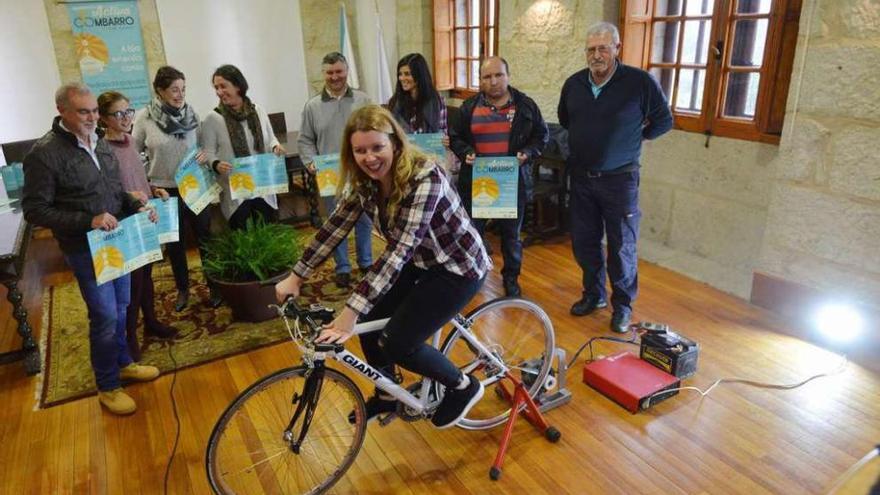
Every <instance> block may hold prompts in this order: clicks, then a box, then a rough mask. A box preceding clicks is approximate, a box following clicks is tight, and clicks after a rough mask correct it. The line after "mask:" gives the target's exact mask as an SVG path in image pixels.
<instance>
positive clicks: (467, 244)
mask: <svg viewBox="0 0 880 495" xmlns="http://www.w3.org/2000/svg"><path fill="white" fill-rule="evenodd" d="M340 172H341V178H340V185H339V197H340V198H341V199H340V201H339V204H338V206H337V207H336V210H335V211H333V213H332V214H331V215H330V218H328V219H327V221H326V222H325V223H324V225H323V226H322V227H321V229H320V230H319V231H318V233H317V234H316V235H315V239H314V240H313V241H312V243H311V244H310V245H309V247H308V248H307V249H306V251H305V253H303V256H302V259H300V261H299V262H298V263H297V264H296V266H294V267H293V273H291V275H290V276H289V277H287V278H286V279H284V280H282V281H281V282H279V283H278V284H277V285H276V286H275V292H276V295H277V296H278V300H279V301H281V300H283V299H284V298H285V297H287V296H288V295H294V296H298V295H299V293H300V288H301V286H302V283H303V280H304V279H305V278H307V277H308V276H309V275H310V274H311V273H312V272H314V271H315V269H316V268H317V267H318V266H320V264H321V263H323V262H324V260H325V259H327V257H328V256H329V255H330V254H331V253H332V252H333V248H334V247H336V245H337V244H338V243H339V242H340V241H341V240H342V239H343V238H345V237H346V236H348V234H349V232H350V231H351V229H352V227H353V226H354V224H355V222H356V221H357V219H358V218H359V217H360V215H361V213H366V214H367V215H369V216H370V217H371V218H372V220H373V224H374V225H376V227H377V228H378V229H379V231H380V233H381V234H382V235H383V237H384V238H385V239H386V241H387V247H386V248H385V251H384V252H383V253H382V256H381V257H380V258H379V259H378V260H377V261H376V262H375V263H373V266H372V267H370V269H369V271H368V272H367V273H366V275H365V277H364V278H363V279H362V280H361V281H360V283H358V284H357V286H356V287H355V288H354V291H353V293H352V295H351V297H350V298H349V299H348V302H347V303H346V306H345V308H344V309H343V310H342V311H341V312H340V314H339V315H338V316H337V317H336V319H335V320H333V322H331V323H330V324H328V325H326V326H325V327H324V329H323V330H322V331H321V334H320V336H319V337H318V338H317V339H315V342H317V343H333V342H339V343H341V342H344V341H346V340H347V339H348V338H350V337H351V335H352V334H353V332H354V325H355V323H356V322H357V320H358V319H360V320H361V321H372V320H378V319H382V318H390V320H389V321H388V324H387V325H386V326H385V328H384V329H383V330H382V331H381V332H372V333H368V334H364V335H361V336H360V340H361V347H362V348H363V351H364V356H365V357H366V358H367V362H368V363H370V365H372V366H373V367H374V368H377V369H379V370H381V371H383V372H384V373H385V374H386V375H387V376H389V377H395V376H396V373H395V370H394V365H395V364H399V365H401V366H402V367H404V368H405V369H407V370H410V371H412V372H415V373H418V374H420V375H424V376H427V377H429V378H431V379H433V380H435V381H437V382H439V383H440V384H442V385H444V386H445V387H446V393H445V395H444V398H443V401H442V402H441V404H440V406H439V407H438V408H437V410H436V411H435V413H434V416H433V418H432V419H431V421H432V423H433V424H434V426H436V427H438V428H448V427H450V426H453V425H455V424H456V423H457V422H458V421H459V420H460V419H461V418H462V417H464V415H465V414H466V413H467V411H468V410H469V409H470V408H471V407H472V406H473V405H474V404H476V403H477V402H478V401H479V400H480V398H481V397H482V395H483V385H482V384H481V383H480V381H479V380H477V379H476V378H474V377H473V376H471V375H464V374H462V373H461V372H460V371H459V369H458V368H457V367H456V366H455V365H454V364H453V363H452V362H451V361H449V359H447V358H446V357H445V356H443V354H441V353H440V352H439V351H438V350H437V349H435V348H433V347H431V346H430V345H427V344H426V343H425V339H427V338H428V337H429V336H431V335H432V334H433V333H434V332H436V331H437V330H439V329H440V328H441V327H442V326H443V325H445V324H446V323H447V322H449V320H450V319H452V317H453V316H455V315H456V314H457V313H458V312H459V311H461V309H462V308H464V306H465V305H466V304H467V303H468V301H470V300H471V298H472V297H473V296H474V294H476V293H477V292H478V291H479V289H480V287H481V286H482V284H483V281H484V279H485V276H486V273H487V272H488V271H489V270H490V269H491V266H492V262H491V260H490V259H489V257H488V255H487V254H486V249H485V248H484V247H483V244H482V241H481V239H480V234H479V233H478V232H477V230H476V229H475V228H474V226H473V225H472V224H471V221H470V218H469V217H468V215H467V213H466V211H465V209H464V208H463V207H462V205H461V199H460V198H459V196H458V194H457V193H456V192H455V190H454V189H453V187H452V185H451V184H450V183H449V180H448V178H447V176H446V172H445V171H444V169H443V167H442V166H440V165H439V164H437V163H436V162H434V161H433V160H432V159H430V158H428V156H427V155H425V154H424V153H422V152H421V151H420V150H419V149H418V148H415V147H413V146H412V145H410V144H409V143H408V142H407V138H406V134H405V133H404V131H403V129H402V128H401V127H400V125H399V124H398V123H397V122H396V121H395V120H394V117H392V116H391V114H390V113H389V112H388V111H387V110H385V109H384V108H382V107H380V106H377V105H371V106H367V107H363V108H361V109H359V110H357V111H355V112H354V113H353V114H352V115H351V117H350V118H349V119H348V123H347V124H346V126H345V131H344V132H343V140H342V149H341V152H340ZM366 407H367V417H368V418H372V417H374V416H376V415H378V414H381V413H383V412H391V411H394V410H395V409H396V403H395V401H394V400H393V398H392V397H390V396H385V395H383V394H381V393H380V392H379V391H376V393H375V394H374V395H373V396H372V397H371V398H370V399H368V400H367V404H366Z"/></svg>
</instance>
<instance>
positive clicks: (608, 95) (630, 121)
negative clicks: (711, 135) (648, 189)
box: [557, 62, 672, 177]
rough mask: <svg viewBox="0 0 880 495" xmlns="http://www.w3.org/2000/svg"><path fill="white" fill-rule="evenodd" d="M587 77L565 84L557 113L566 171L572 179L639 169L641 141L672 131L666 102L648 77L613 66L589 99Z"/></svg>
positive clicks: (586, 72)
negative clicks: (629, 167) (565, 138)
mask: <svg viewBox="0 0 880 495" xmlns="http://www.w3.org/2000/svg"><path fill="white" fill-rule="evenodd" d="M589 72H590V71H589V69H584V70H581V71H579V72H576V73H575V74H574V75H572V76H571V77H569V78H568V79H567V80H566V81H565V84H564V85H563V86H562V95H561V96H560V97H559V107H558V109H557V112H558V116H559V123H560V124H561V125H562V127H565V128H566V129H568V143H569V146H570V148H571V155H570V157H569V159H568V169H569V171H570V173H571V174H572V176H573V177H579V176H583V175H584V174H585V173H586V172H587V171H600V170H606V171H607V170H614V169H616V168H620V167H622V166H625V165H630V164H631V165H635V166H638V164H639V158H640V156H641V153H642V139H654V138H656V137H659V136H660V135H662V134H664V133H666V132H667V131H669V129H671V128H672V113H670V111H669V105H668V104H667V102H666V97H665V96H664V95H663V91H662V90H661V89H660V86H659V85H658V84H657V81H655V80H654V78H653V77H651V75H650V74H648V73H647V72H645V71H643V70H641V69H637V68H635V67H630V66H628V65H624V64H622V63H620V62H618V64H617V70H615V72H614V74H613V75H612V76H611V79H610V80H609V81H608V82H607V83H606V84H605V86H604V87H603V88H602V92H601V93H600V94H599V97H598V98H594V97H593V92H592V90H591V86H590V79H589Z"/></svg>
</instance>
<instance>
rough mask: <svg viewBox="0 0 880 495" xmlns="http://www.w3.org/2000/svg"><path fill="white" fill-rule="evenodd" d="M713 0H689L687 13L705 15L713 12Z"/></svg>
mask: <svg viewBox="0 0 880 495" xmlns="http://www.w3.org/2000/svg"><path fill="white" fill-rule="evenodd" d="M714 3H715V2H714V1H713V0H687V9H686V10H685V15H705V14H711V13H712V7H713V4H714Z"/></svg>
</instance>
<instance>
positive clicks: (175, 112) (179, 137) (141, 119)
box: [132, 66, 222, 311]
mask: <svg viewBox="0 0 880 495" xmlns="http://www.w3.org/2000/svg"><path fill="white" fill-rule="evenodd" d="M153 89H154V90H155V92H156V97H155V98H153V100H152V101H151V102H150V103H149V104H148V105H147V107H146V108H144V109H143V110H141V111H140V112H139V113H138V115H137V116H136V117H135V120H134V131H133V133H132V137H133V138H134V144H135V150H137V151H139V152H141V151H146V153H147V155H148V156H149V158H150V167H149V171H148V173H147V176H148V178H149V181H150V185H151V186H153V187H161V188H163V189H165V190H166V191H168V194H170V195H171V196H173V197H176V198H180V191H178V189H177V183H176V182H175V181H174V174H175V173H176V172H177V167H178V166H179V165H180V162H181V161H182V160H183V158H184V157H185V156H186V154H187V153H188V152H189V150H191V149H192V148H193V147H194V146H198V144H199V139H198V132H199V116H198V115H197V114H196V111H195V110H194V109H193V108H192V106H190V105H189V104H187V103H186V78H185V77H184V75H183V72H180V71H179V70H177V69H175V68H174V67H169V66H165V67H161V68H159V70H158V71H156V77H155V78H154V79H153ZM197 159H198V160H199V162H200V163H202V164H206V163H207V159H206V158H205V155H204V153H200V154H199V155H198V156H197ZM178 212H179V216H180V218H179V219H178V220H179V225H180V227H181V228H180V240H179V241H178V242H171V243H168V244H166V252H167V253H168V258H169V260H170V261H171V270H172V271H173V272H174V284H175V285H176V286H177V302H176V303H175V306H174V309H175V310H177V311H182V310H183V309H184V308H185V307H186V306H187V304H188V303H189V266H188V265H187V261H186V241H187V239H186V229H185V228H184V222H187V223H189V224H190V225H191V226H192V229H193V231H194V232H195V234H196V240H197V241H198V244H199V251H200V254H201V256H202V257H204V243H205V242H206V241H207V240H208V238H209V237H210V236H211V211H210V206H209V207H207V208H205V209H204V210H202V211H201V212H200V213H199V214H198V215H196V214H195V213H193V211H192V210H190V209H189V207H187V206H186V204H185V203H184V202H183V201H182V200H181V199H178ZM208 288H209V289H211V299H210V303H209V304H210V305H211V307H217V306H219V305H220V303H221V302H222V299H220V295H219V292H217V291H216V290H215V289H214V287H213V286H212V284H211V283H210V282H208Z"/></svg>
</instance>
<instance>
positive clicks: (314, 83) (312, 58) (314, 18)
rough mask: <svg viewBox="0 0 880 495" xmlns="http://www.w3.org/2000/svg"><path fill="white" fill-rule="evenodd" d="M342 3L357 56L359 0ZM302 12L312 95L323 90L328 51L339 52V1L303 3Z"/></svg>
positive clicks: (304, 42) (347, 0) (307, 71)
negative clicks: (323, 61) (356, 19)
mask: <svg viewBox="0 0 880 495" xmlns="http://www.w3.org/2000/svg"><path fill="white" fill-rule="evenodd" d="M343 3H345V13H346V15H347V16H348V29H349V31H350V33H351V48H352V50H354V53H355V57H357V54H358V36H357V22H355V17H354V16H355V12H356V3H357V0H344V2H343ZM299 10H300V16H301V18H302V32H303V47H304V48H305V52H306V75H307V76H308V77H307V78H306V80H307V81H308V82H309V91H310V93H311V94H317V93H319V92H320V91H321V88H323V87H324V76H323V74H322V73H321V59H323V58H324V55H326V54H327V53H329V52H335V51H339V2H327V1H325V0H300V2H299Z"/></svg>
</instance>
